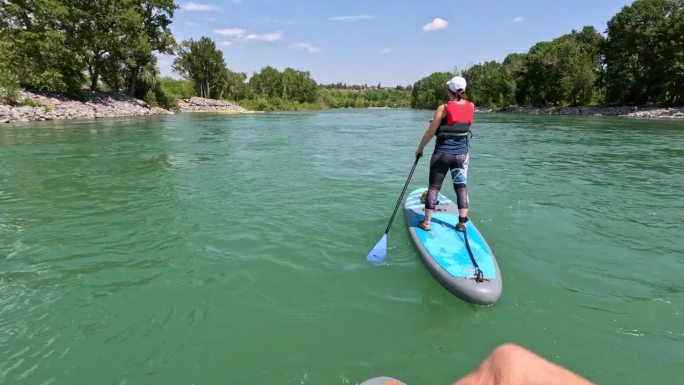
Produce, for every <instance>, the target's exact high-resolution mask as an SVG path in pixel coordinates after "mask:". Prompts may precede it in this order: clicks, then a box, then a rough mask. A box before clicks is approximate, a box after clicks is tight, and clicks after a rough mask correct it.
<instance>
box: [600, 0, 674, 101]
mask: <svg viewBox="0 0 684 385" xmlns="http://www.w3.org/2000/svg"><path fill="white" fill-rule="evenodd" d="M683 13H684V2H682V1H681V0H636V1H634V3H632V5H630V6H626V7H624V8H623V9H622V10H621V11H620V12H619V13H618V14H616V15H615V16H614V17H613V18H612V19H611V20H610V21H609V22H608V29H607V31H606V32H607V35H608V36H607V41H606V48H605V64H606V88H607V90H606V92H607V100H608V101H609V102H613V103H639V104H642V103H646V102H655V103H669V104H677V103H682V102H683V101H684V100H682V97H684V95H683V93H684V53H683V52H684V37H682V36H684V25H683V23H684V21H683V18H684V15H683Z"/></svg>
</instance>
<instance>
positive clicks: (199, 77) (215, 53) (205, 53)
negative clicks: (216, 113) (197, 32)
mask: <svg viewBox="0 0 684 385" xmlns="http://www.w3.org/2000/svg"><path fill="white" fill-rule="evenodd" d="M173 70H174V71H176V72H177V73H179V74H180V75H181V76H183V77H184V78H186V79H190V80H192V81H193V82H194V83H195V87H196V91H197V95H198V96H200V97H203V98H209V97H211V95H212V91H214V92H215V91H216V89H218V88H220V86H221V85H223V84H222V82H224V83H225V82H226V81H227V75H226V62H225V60H224V59H223V52H221V51H220V50H218V49H216V44H215V43H214V41H213V40H211V39H210V38H208V37H204V36H202V37H201V38H200V39H199V40H193V39H189V40H185V41H183V42H182V43H181V44H180V47H179V49H178V53H177V57H176V59H175V60H174V62H173ZM217 85H218V86H217ZM215 88H216V89H215Z"/></svg>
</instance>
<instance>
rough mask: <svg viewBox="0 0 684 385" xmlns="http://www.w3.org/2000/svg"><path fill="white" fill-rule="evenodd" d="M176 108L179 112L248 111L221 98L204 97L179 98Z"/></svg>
mask: <svg viewBox="0 0 684 385" xmlns="http://www.w3.org/2000/svg"><path fill="white" fill-rule="evenodd" d="M178 110H179V111H180V112H227V113H249V112H253V111H249V110H247V109H245V108H244V107H241V106H238V105H237V104H232V103H228V102H224V101H222V100H215V99H205V98H199V97H196V96H195V97H192V98H190V99H181V100H179V101H178Z"/></svg>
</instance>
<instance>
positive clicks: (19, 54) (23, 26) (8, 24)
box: [0, 0, 85, 96]
mask: <svg viewBox="0 0 684 385" xmlns="http://www.w3.org/2000/svg"><path fill="white" fill-rule="evenodd" d="M74 13H75V5H74V4H73V2H71V1H58V0H7V1H0V38H1V39H2V41H5V42H8V44H7V45H4V46H3V47H2V52H0V67H4V68H5V69H6V70H8V71H9V72H11V73H13V74H14V75H15V76H16V78H18V79H19V82H20V85H21V86H23V87H27V88H33V89H36V90H41V91H58V92H67V93H69V94H71V95H72V96H79V95H80V92H81V86H82V84H83V82H84V80H85V78H84V76H83V68H84V67H85V65H84V63H85V60H84V50H83V49H82V47H80V46H79V45H78V44H77V43H76V41H75V40H74V39H71V38H70V37H71V36H74V35H75V34H76V24H77V22H78V20H77V19H75V18H73V17H72V15H73V14H74Z"/></svg>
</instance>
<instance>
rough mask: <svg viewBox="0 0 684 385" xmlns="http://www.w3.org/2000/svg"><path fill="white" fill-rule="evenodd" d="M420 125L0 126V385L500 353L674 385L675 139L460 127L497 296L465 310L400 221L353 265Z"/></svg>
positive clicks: (420, 121) (413, 121)
mask: <svg viewBox="0 0 684 385" xmlns="http://www.w3.org/2000/svg"><path fill="white" fill-rule="evenodd" d="M430 117H431V112H430V111H409V110H334V111H322V112H299V113H274V114H263V115H244V116H226V115H202V114H198V115H190V114H180V115H176V116H169V117H154V118H136V119H121V120H104V121H100V120H98V121H97V122H95V121H79V122H55V123H42V124H30V125H20V126H2V127H0V383H3V384H38V385H40V384H70V385H72V384H196V385H199V384H257V383H258V384H354V383H357V382H360V381H361V380H363V379H365V378H368V377H373V376H379V375H390V376H394V377H398V378H401V379H403V380H404V381H406V382H408V383H410V384H440V383H442V384H448V383H451V382H453V381H454V380H455V379H456V378H458V377H459V376H461V375H464V374H465V373H467V372H468V371H470V370H471V369H472V368H473V367H474V366H475V365H476V364H477V363H478V362H479V361H481V360H482V359H483V358H484V357H485V356H486V354H487V353H488V352H489V351H491V350H492V349H493V348H494V347H495V346H497V345H498V344H500V343H504V342H515V343H518V344H521V345H523V346H526V347H528V348H529V349H531V350H533V351H535V352H537V353H539V354H541V355H543V356H544V357H546V358H548V359H550V360H552V361H553V362H556V363H559V364H561V365H564V366H566V367H568V368H570V369H572V370H574V371H576V372H578V373H580V374H582V375H584V376H586V377H588V378H589V379H591V380H593V381H596V382H598V383H601V384H627V383H630V384H637V383H653V384H666V383H675V382H677V381H679V380H680V377H681V374H682V368H683V367H684V315H683V314H682V313H683V312H684V283H682V279H684V278H683V277H684V239H683V238H682V216H683V214H684V200H683V199H682V190H684V135H683V134H684V122H682V121H678V122H676V121H656V120H630V119H624V118H591V117H557V116H521V115H493V114H480V115H477V116H476V119H477V122H476V125H475V127H474V130H475V137H474V140H473V147H472V160H471V171H470V175H469V185H470V199H471V217H472V219H473V221H474V222H475V223H476V224H477V226H478V228H479V229H480V231H481V232H482V233H483V234H484V235H485V237H486V238H487V241H488V243H489V244H490V246H491V247H492V249H493V250H494V253H495V254H496V256H497V258H498V261H499V265H500V267H501V272H502V275H503V279H504V289H503V296H502V298H501V300H500V301H499V303H497V304H496V305H493V306H488V307H478V306H473V305H469V304H466V303H464V302H462V301H460V300H458V299H457V298H456V297H454V296H453V295H451V294H449V293H448V292H447V291H446V290H444V289H443V288H442V287H441V286H439V284H438V283H437V282H436V281H435V280H434V279H433V278H432V277H431V276H430V275H429V274H428V273H427V271H426V269H425V268H424V266H423V265H422V264H421V262H420V261H419V259H418V258H417V255H416V253H415V251H414V250H413V248H412V245H411V243H410V241H409V239H408V236H407V234H406V230H405V226H404V223H403V218H401V217H400V216H399V217H398V218H397V220H396V221H395V222H394V225H393V227H392V229H391V231H390V234H389V244H388V246H389V248H388V252H389V255H388V264H387V265H384V266H373V265H369V264H368V263H366V261H365V257H366V254H367V253H368V252H369V251H370V249H371V248H372V247H373V245H374V244H375V243H376V242H377V241H378V240H379V239H380V237H381V236H382V233H383V231H384V229H385V226H386V224H387V221H388V220H389V217H390V215H391V211H392V209H393V208H394V204H395V203H396V200H397V198H398V195H399V193H400V191H401V188H402V187H403V184H404V182H405V180H406V177H407V175H408V172H409V170H410V167H411V165H412V162H413V151H414V149H415V147H416V145H417V143H418V141H419V139H420V136H421V135H422V133H423V130H424V128H425V125H426V124H427V121H428V119H429V118H430ZM427 155H429V154H427ZM427 169H428V161H427V159H423V160H421V161H420V163H419V165H418V168H417V169H416V173H415V175H414V177H413V180H412V182H411V185H410V188H415V187H422V186H424V185H426V183H427ZM447 187H448V186H447ZM444 192H445V194H447V195H448V196H450V197H452V198H453V191H452V190H451V189H450V188H445V189H444ZM400 215H401V213H400Z"/></svg>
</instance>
